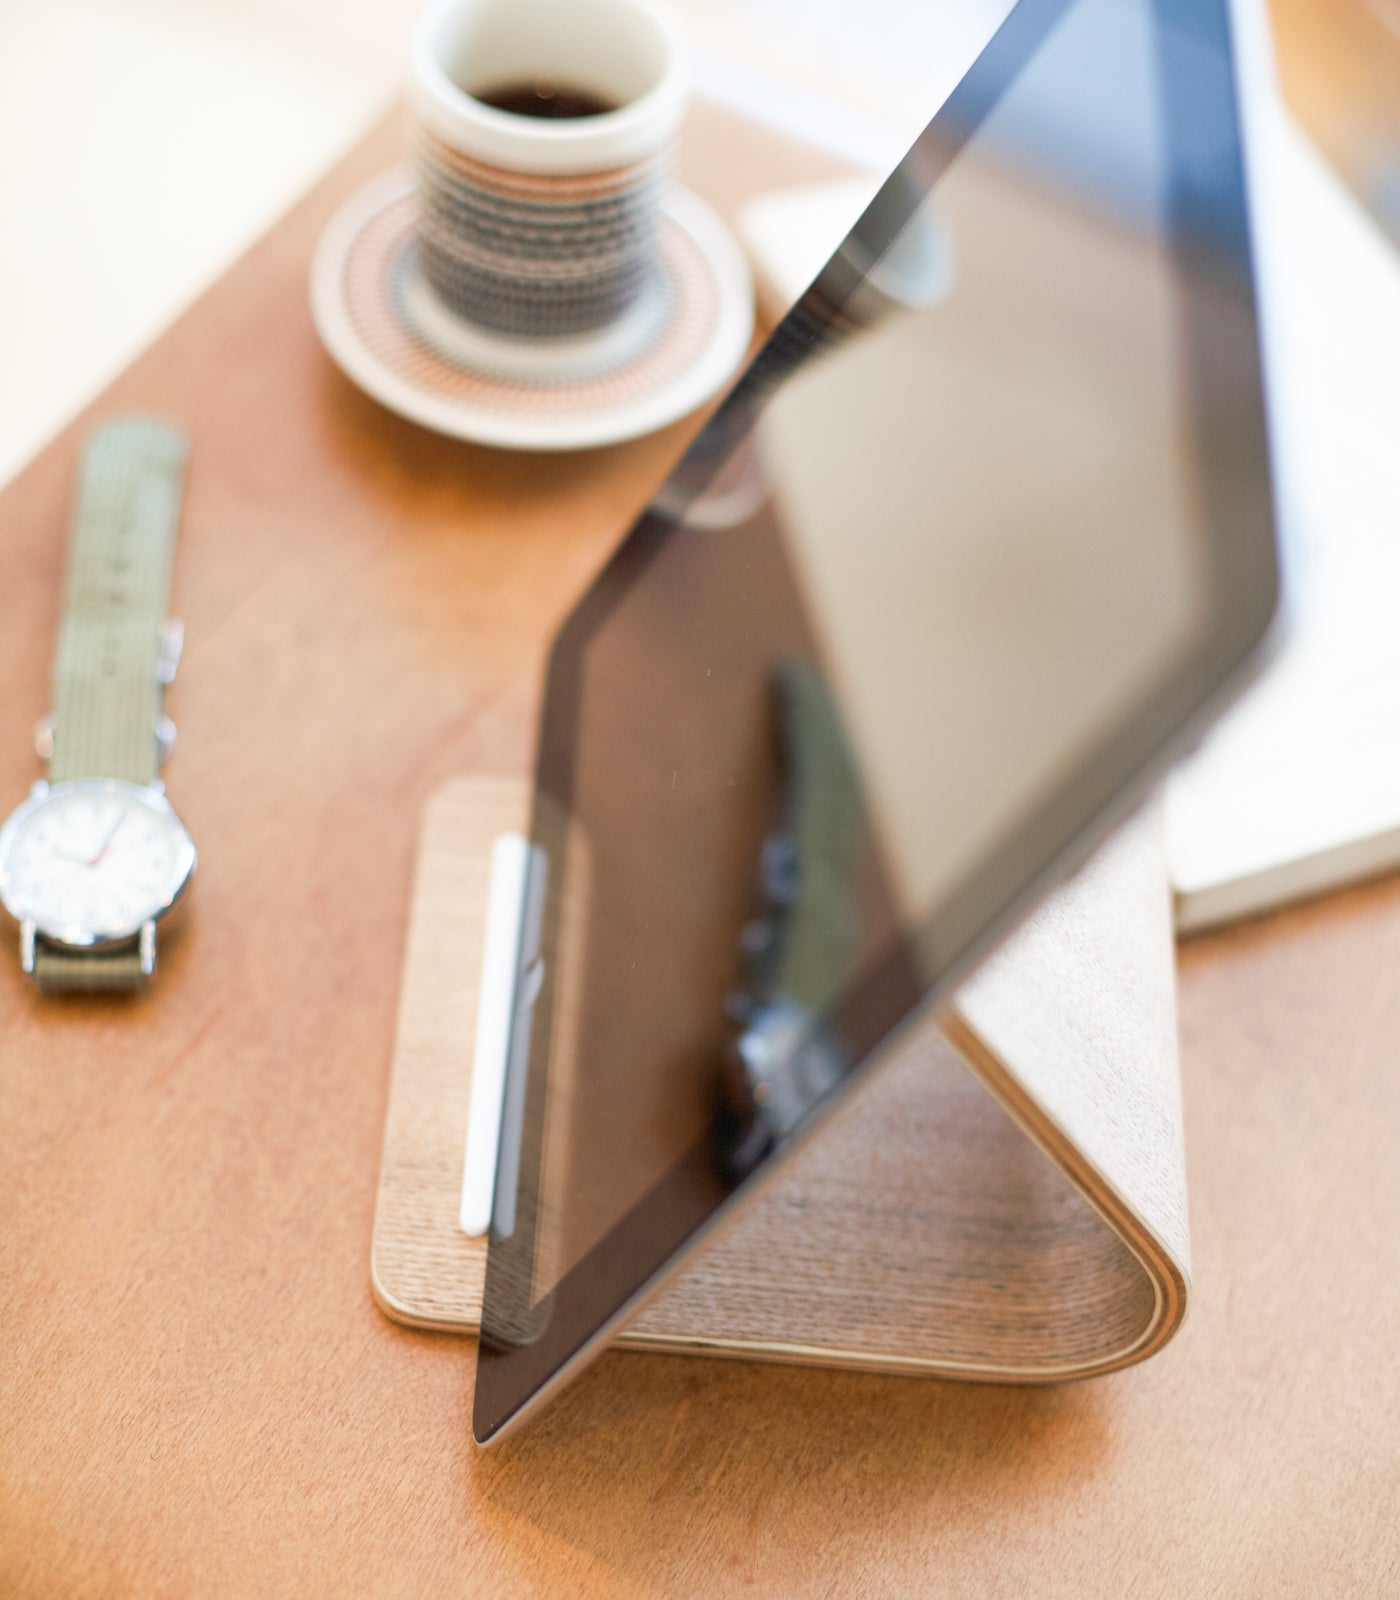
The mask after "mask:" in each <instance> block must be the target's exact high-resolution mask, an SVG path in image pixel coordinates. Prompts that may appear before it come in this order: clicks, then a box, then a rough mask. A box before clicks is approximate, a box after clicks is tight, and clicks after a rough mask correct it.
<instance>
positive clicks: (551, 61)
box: [409, 0, 689, 340]
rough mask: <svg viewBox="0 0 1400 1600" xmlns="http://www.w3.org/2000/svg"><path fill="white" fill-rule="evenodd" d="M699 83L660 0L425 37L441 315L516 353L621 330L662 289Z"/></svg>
mask: <svg viewBox="0 0 1400 1600" xmlns="http://www.w3.org/2000/svg"><path fill="white" fill-rule="evenodd" d="M688 81H689V62H688V51H687V48H686V44H685V40H684V37H683V36H682V34H681V33H680V30H679V29H678V27H677V26H676V25H675V24H674V23H673V22H672V21H671V20H670V19H669V18H668V17H667V16H666V15H665V14H664V13H663V12H660V11H658V10H655V9H653V7H652V6H651V5H650V4H649V3H648V0H439V3H437V4H434V5H432V6H431V7H430V8H429V9H428V10H427V12H425V13H424V15H423V16H422V18H421V19H420V20H419V22H418V25H417V27H416V28H415V30H414V34H413V41H412V49H411V61H410V72H409V124H410V138H411V144H412V154H413V162H414V167H415V171H416V173H417V177H418V183H419V190H420V205H421V215H420V226H419V241H418V243H419V253H420V259H421V263H422V271H423V275H424V277H425V278H426V280H427V283H428V284H429V285H430V286H431V288H432V290H433V292H434V294H435V295H436V297H437V299H438V300H439V301H440V302H441V304H442V305H443V306H444V307H445V308H446V309H447V310H448V311H449V312H450V313H452V314H454V315H455V316H457V317H458V318H461V319H463V320H465V321H466V322H468V323H470V324H473V325H474V326H476V327H478V328H480V329H483V330H485V331H487V332H488V333H489V334H492V335H497V336H503V337H505V338H508V339H526V340H551V339H553V340H557V339H567V338H570V337H575V336H579V335H586V334H590V333H593V332H595V331H596V330H599V329H604V328H607V327H608V326H609V325H610V324H613V323H616V322H617V321H618V319H619V318H622V317H624V316H625V314H626V312H627V311H628V309H629V307H631V305H632V304H633V302H634V301H635V300H636V299H637V297H638V296H639V294H640V293H641V291H642V289H643V287H644V285H645V284H646V282H647V278H648V273H649V269H650V266H651V262H652V258H653V254H654V250H655V246H656V239H657V231H658V225H659V221H660V208H661V199H662V196H663V193H664V192H665V188H666V185H667V183H668V182H669V180H670V176H671V171H672V165H673V159H674V150H675V143H676V135H677V133H678V132H679V129H680V124H681V119H682V116H683V115H684V111H685V101H686V92H687V88H688ZM488 100H490V101H496V102H501V103H497V104H489V103H487V102H488ZM502 103H503V104H504V105H505V106H508V107H510V109H503V104H502ZM521 106H525V107H528V109H518V108H519V107H521ZM561 106H562V107H563V114H559V110H560V107H561ZM580 106H581V107H582V108H583V113H582V114H580V112H579V108H580ZM537 111H538V114H536V112H537Z"/></svg>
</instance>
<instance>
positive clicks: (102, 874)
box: [0, 779, 194, 944]
mask: <svg viewBox="0 0 1400 1600" xmlns="http://www.w3.org/2000/svg"><path fill="white" fill-rule="evenodd" d="M193 867H194V847H193V845H192V844H191V842H190V836H189V834H188V833H187V832H186V831H185V828H184V825H183V824H182V823H181V822H180V820H179V818H178V817H177V816H176V815H175V813H174V811H173V810H172V809H171V808H170V805H169V803H168V802H167V801H166V800H165V798H164V796H163V795H161V794H159V793H158V792H156V791H155V790H152V789H145V788H142V787H141V786H140V785H138V784H132V783H120V782H117V781H115V780H112V781H104V780H98V779H75V780H72V781H70V782H67V783H60V784H55V785H54V787H53V788H52V789H49V790H47V791H45V792H41V793H39V794H37V795H36V796H35V797H34V798H33V799H31V800H28V801H26V802H25V803H24V805H22V806H20V807H19V809H18V810H17V811H16V812H15V813H14V814H13V815H12V816H11V818H10V820H9V821H8V822H7V823H6V824H5V827H4V829H3V831H0V898H3V900H4V903H5V907H6V909H7V910H8V911H9V913H10V915H11V916H13V917H15V918H17V919H18V920H20V921H29V922H33V923H34V924H35V926H36V927H37V928H38V929H39V930H40V932H42V933H45V934H47V935H48V936H49V937H51V938H54V939H57V940H60V941H62V942H64V943H67V944H93V943H99V942H101V941H104V940H110V939H121V938H125V937H128V936H130V935H132V934H134V933H136V932H137V930H138V929H139V928H140V926H141V924H142V923H143V922H145V921H147V920H148V919H150V918H152V917H157V916H159V915H160V914H161V913H162V912H164V911H166V910H168V909H169V908H170V906H171V904H172V903H173V902H174V900H175V899H176V897H177V896H178V895H179V893H180V891H181V889H182V888H183V887H184V885H185V882H186V880H187V879H188V878H189V875H190V872H191V870H192V869H193Z"/></svg>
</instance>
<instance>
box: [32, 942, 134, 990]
mask: <svg viewBox="0 0 1400 1600" xmlns="http://www.w3.org/2000/svg"><path fill="white" fill-rule="evenodd" d="M34 981H35V983H37V984H38V985H39V987H40V988H41V989H43V990H45V991H46V992H48V993H51V994H57V993H70V994H95V993H101V992H104V991H110V990H115V991H117V992H119V993H126V992H129V991H130V990H132V989H139V988H140V987H141V986H142V984H144V983H145V981H146V974H145V972H144V971H143V969H142V966H141V951H140V949H139V948H138V946H137V945H136V944H135V943H133V944H132V945H131V946H130V947H127V946H123V947H122V948H121V949H120V950H55V949H53V948H51V947H50V946H48V945H45V944H40V945H38V946H36V948H35V951H34Z"/></svg>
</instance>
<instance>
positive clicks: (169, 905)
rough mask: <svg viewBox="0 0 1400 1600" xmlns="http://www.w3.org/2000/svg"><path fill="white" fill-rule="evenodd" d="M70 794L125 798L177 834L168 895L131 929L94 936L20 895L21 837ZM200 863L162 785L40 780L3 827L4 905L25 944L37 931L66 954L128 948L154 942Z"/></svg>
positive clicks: (0, 899) (0, 892)
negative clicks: (17, 856) (15, 863)
mask: <svg viewBox="0 0 1400 1600" xmlns="http://www.w3.org/2000/svg"><path fill="white" fill-rule="evenodd" d="M71 794H121V795H125V796H126V797H128V798H129V799H131V800H133V801H135V802H136V803H137V804H139V805H142V806H144V807H146V809H147V810H149V811H151V812H152V813H154V815H155V816H157V817H159V818H160V821H161V824H162V826H163V827H165V828H168V829H170V830H171V831H172V832H173V833H174V834H175V850H174V854H173V857H172V861H171V868H170V875H169V880H168V892H167V893H166V895H165V896H164V898H163V899H162V900H161V901H160V903H159V904H158V905H155V906H153V907H151V908H150V909H148V910H147V911H146V912H145V913H144V914H143V915H142V916H141V918H140V919H138V920H137V921H136V922H134V923H133V924H132V925H131V926H130V927H129V928H121V929H117V930H111V929H107V930H104V931H102V932H101V933H94V932H93V931H92V930H91V929H90V928H83V927H81V926H79V925H77V924H74V923H54V922H52V921H51V920H48V919H46V918H44V917H43V916H41V915H37V914H36V912H35V909H34V908H33V907H32V906H29V905H27V904H25V903H24V901H23V899H22V898H20V897H19V896H18V895H17V894H16V892H15V889H14V882H13V878H14V874H13V870H12V855H13V851H14V846H15V840H16V838H17V837H18V836H19V834H20V832H21V831H22V830H23V827H24V824H25V823H26V822H27V821H28V819H29V818H30V817H31V816H33V815H34V813H35V812H36V811H39V810H42V809H43V808H44V807H45V806H48V805H51V804H53V802H54V801H55V800H58V799H61V798H63V797H65V796H67V795H71ZM197 859H198V858H197V856H196V853H195V848H194V840H193V839H191V838H190V835H189V830H188V829H187V828H186V827H185V825H184V823H183V822H181V821H180V819H179V817H178V816H177V815H176V813H175V808H174V807H173V806H172V805H171V804H170V802H169V801H168V800H167V799H166V798H165V792H164V785H163V784H159V783H157V784H139V783H128V782H126V781H125V780H124V779H121V778H66V779H64V780H63V781H62V782H60V783H54V784H49V783H44V782H42V781H41V782H39V783H36V784H35V785H34V787H33V788H32V789H31V790H30V792H29V796H28V798H27V799H25V800H23V801H21V802H20V804H19V805H17V806H16V807H15V809H14V810H13V811H12V812H11V813H10V815H9V816H8V817H7V818H6V819H5V823H4V825H3V827H0V905H3V906H4V907H5V909H6V911H8V912H9V914H10V915H11V916H12V917H13V918H14V919H15V921H16V922H18V923H19V924H20V929H21V943H22V944H23V943H30V944H32V940H33V935H34V933H36V932H37V933H39V934H42V935H43V937H44V939H45V940H46V941H47V942H48V943H49V944H52V945H54V946H56V947H58V948H59V949H67V950H101V949H106V948H108V947H111V946H116V945H124V944H128V943H130V941H132V940H133V939H140V940H142V941H147V940H150V939H151V938H153V935H154V924H155V923H156V922H157V921H158V920H160V919H161V918H163V917H166V916H168V915H169V914H170V912H171V911H173V910H174V908H175V907H176V906H177V905H178V904H179V902H180V900H181V898H182V896H183V895H184V893H185V890H186V889H187V888H188V887H189V883H190V879H191V878H192V877H193V876H194V870H195V866H196V863H197Z"/></svg>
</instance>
